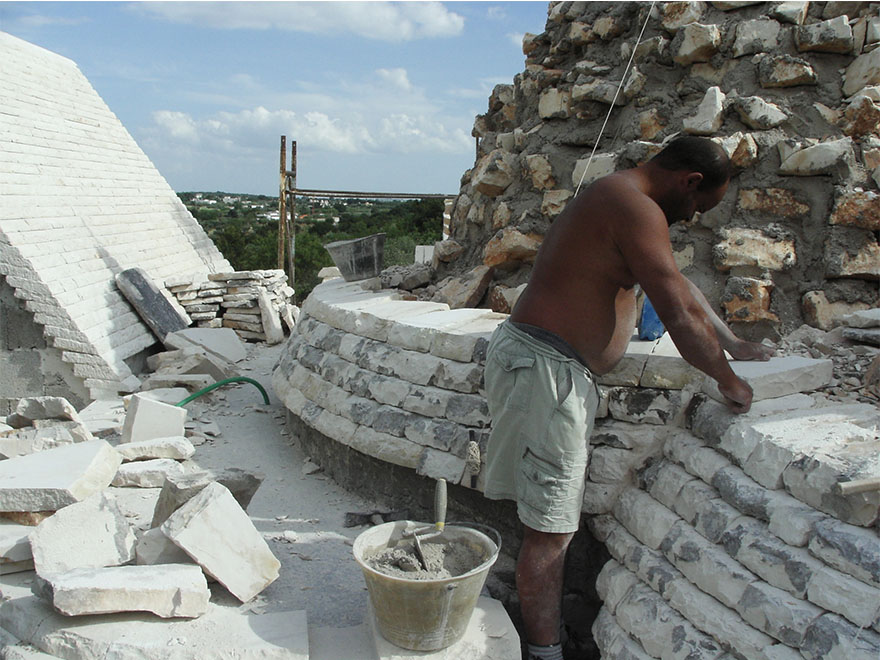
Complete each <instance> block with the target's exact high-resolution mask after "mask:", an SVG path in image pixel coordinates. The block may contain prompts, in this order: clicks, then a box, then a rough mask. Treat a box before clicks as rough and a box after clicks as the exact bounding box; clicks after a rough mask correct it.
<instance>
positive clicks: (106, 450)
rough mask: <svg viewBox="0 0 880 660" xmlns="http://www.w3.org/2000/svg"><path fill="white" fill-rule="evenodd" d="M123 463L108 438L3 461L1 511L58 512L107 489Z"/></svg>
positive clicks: (1, 468)
mask: <svg viewBox="0 0 880 660" xmlns="http://www.w3.org/2000/svg"><path fill="white" fill-rule="evenodd" d="M120 463H122V457H121V456H120V455H119V452H117V451H116V450H115V449H114V448H113V447H112V446H110V444H109V443H107V442H105V441H104V440H93V441H91V442H78V443H76V444H72V445H66V446H64V447H57V448H55V449H49V450H47V451H42V452H39V453H38V454H30V455H28V456H20V457H18V458H11V459H9V460H5V461H0V511H56V510H58V509H60V508H61V507H64V506H67V505H68V504H73V503H74V502H78V501H79V500H82V499H85V498H86V497H88V496H89V495H91V494H93V493H96V492H98V491H100V490H103V489H104V488H106V487H107V486H108V485H109V484H110V482H111V481H112V480H113V476H114V475H115V474H116V470H117V469H118V468H119V465H120Z"/></svg>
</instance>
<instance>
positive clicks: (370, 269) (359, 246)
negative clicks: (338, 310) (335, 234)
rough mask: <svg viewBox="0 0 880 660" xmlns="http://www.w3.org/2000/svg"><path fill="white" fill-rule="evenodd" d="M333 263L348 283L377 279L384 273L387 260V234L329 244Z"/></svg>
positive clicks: (327, 247)
mask: <svg viewBox="0 0 880 660" xmlns="http://www.w3.org/2000/svg"><path fill="white" fill-rule="evenodd" d="M324 249H325V250H327V252H329V253H330V257H331V258H332V259H333V263H334V264H335V265H336V267H337V268H338V269H339V272H340V273H342V277H343V278H344V279H345V281H346V282H355V281H357V280H365V279H368V278H370V277H376V276H377V275H378V274H379V273H380V272H382V264H383V262H384V260H385V234H371V235H370V236H364V237H363V238H352V239H349V240H347V241H333V242H332V243H327V245H325V246H324Z"/></svg>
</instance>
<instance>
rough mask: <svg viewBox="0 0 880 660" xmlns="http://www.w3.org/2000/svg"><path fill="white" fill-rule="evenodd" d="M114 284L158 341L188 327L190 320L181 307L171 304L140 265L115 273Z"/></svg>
mask: <svg viewBox="0 0 880 660" xmlns="http://www.w3.org/2000/svg"><path fill="white" fill-rule="evenodd" d="M116 286H117V287H119V290H120V291H121V292H122V295H124V296H125V298H126V299H127V300H128V302H130V303H131V305H132V306H133V307H134V308H135V310H136V311H137V313H138V316H140V317H141V319H142V320H143V321H144V322H145V323H146V324H147V326H149V328H150V330H152V331H153V334H155V335H156V337H158V338H159V340H161V341H164V339H165V336H166V335H167V334H168V333H170V332H176V331H178V330H183V329H184V328H186V327H187V326H189V324H190V319H189V318H188V317H187V316H186V313H185V312H183V311H182V308H179V305H178V306H177V307H175V305H173V304H172V303H171V301H170V300H169V298H167V297H166V296H165V294H163V292H162V291H161V290H160V289H159V287H157V286H156V284H155V283H154V282H153V280H152V279H151V278H150V276H149V275H147V273H146V271H144V270H143V269H142V268H128V269H126V270H123V271H121V272H119V273H117V274H116ZM169 295H170V294H169Z"/></svg>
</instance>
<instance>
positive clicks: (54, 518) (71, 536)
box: [30, 493, 136, 577]
mask: <svg viewBox="0 0 880 660" xmlns="http://www.w3.org/2000/svg"><path fill="white" fill-rule="evenodd" d="M30 542H31V548H32V550H33V553H34V566H35V567H36V570H37V573H38V574H39V575H41V576H43V577H46V576H48V575H50V574H53V573H63V572H65V571H69V570H72V569H74V568H99V567H102V566H119V565H121V564H125V563H127V562H130V561H131V560H132V559H134V556H135V555H134V551H135V544H136V539H135V535H134V530H133V529H132V528H131V525H130V524H129V522H128V520H127V519H126V517H125V516H124V515H123V513H122V511H120V510H119V506H118V505H117V503H116V500H115V499H113V498H112V497H109V496H108V495H106V494H105V493H96V494H94V495H92V496H91V497H89V498H87V499H85V500H83V501H82V502H77V503H76V504H71V505H70V506H66V507H64V508H63V509H60V510H59V511H56V512H55V513H54V514H53V515H51V516H50V517H48V518H46V519H45V520H44V521H43V522H41V523H40V524H39V525H37V526H36V527H35V528H34V530H33V531H32V532H31V534H30Z"/></svg>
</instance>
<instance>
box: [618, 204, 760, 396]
mask: <svg viewBox="0 0 880 660" xmlns="http://www.w3.org/2000/svg"><path fill="white" fill-rule="evenodd" d="M623 206H624V207H626V211H627V212H625V213H624V214H623V215H624V217H623V221H622V222H621V223H619V228H618V230H617V231H616V232H615V233H616V241H615V242H616V243H617V245H618V248H619V249H620V251H621V253H622V255H623V258H624V260H625V261H626V264H627V266H628V267H629V269H630V271H631V272H632V274H633V275H634V277H635V278H636V280H637V281H638V283H639V284H640V285H641V287H642V288H643V289H644V291H645V293H646V295H647V296H648V298H650V299H651V303H652V304H653V305H654V308H655V309H656V311H657V314H658V316H659V317H660V320H661V321H663V324H664V325H665V326H666V329H667V330H668V331H669V334H670V336H671V337H672V340H673V342H674V343H675V346H676V348H678V350H679V352H680V353H681V356H682V357H683V358H684V359H685V360H687V361H688V362H689V363H690V364H692V365H693V366H695V367H696V368H697V369H699V370H700V371H702V372H704V373H706V374H708V375H709V376H710V377H712V378H714V379H715V380H716V381H718V389H719V391H720V392H721V394H722V395H724V396H725V397H726V399H727V405H728V406H729V407H730V408H731V409H732V410H733V411H734V412H738V413H743V412H746V411H748V409H749V407H750V406H751V401H752V389H751V387H749V385H748V383H746V382H745V381H744V380H742V379H741V378H739V377H738V376H737V375H736V374H735V373H734V372H733V370H732V369H731V368H730V365H729V364H728V362H727V358H726V357H725V355H724V351H723V349H722V347H721V344H720V342H719V339H718V335H717V334H716V331H715V328H714V327H713V324H712V322H711V319H710V318H709V316H708V315H707V314H706V312H705V310H704V309H703V308H702V306H701V305H700V303H699V301H698V300H697V299H696V298H695V297H694V295H693V293H692V292H691V289H690V284H689V282H688V280H687V279H686V278H685V277H684V276H683V275H682V274H681V273H680V272H679V270H678V267H677V266H676V264H675V260H674V259H673V257H672V246H671V244H670V242H669V232H668V228H667V224H666V219H665V217H664V216H663V214H662V212H661V211H660V210H659V208H657V207H656V206H655V205H653V204H652V203H651V202H650V201H649V200H645V201H644V202H641V201H636V202H630V203H624V204H623ZM633 207H635V208H633Z"/></svg>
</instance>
